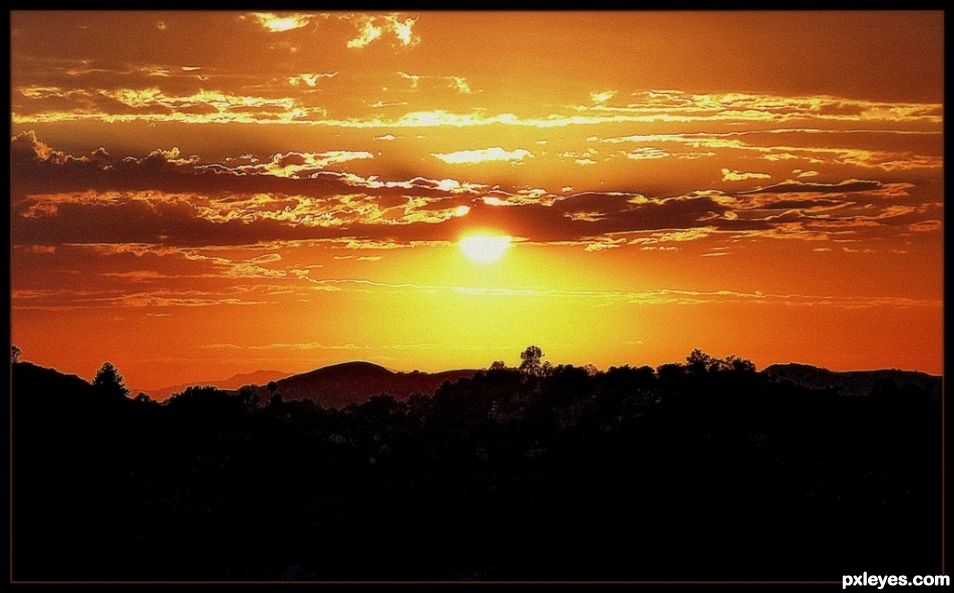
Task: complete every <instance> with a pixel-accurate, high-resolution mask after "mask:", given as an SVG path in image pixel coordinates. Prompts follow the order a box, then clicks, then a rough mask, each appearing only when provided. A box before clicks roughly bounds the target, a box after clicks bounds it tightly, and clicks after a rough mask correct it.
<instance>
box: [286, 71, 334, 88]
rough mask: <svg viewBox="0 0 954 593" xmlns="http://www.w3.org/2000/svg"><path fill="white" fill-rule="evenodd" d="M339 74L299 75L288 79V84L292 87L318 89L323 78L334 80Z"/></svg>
mask: <svg viewBox="0 0 954 593" xmlns="http://www.w3.org/2000/svg"><path fill="white" fill-rule="evenodd" d="M337 75H338V73H337V72H320V73H309V72H306V73H304V74H297V75H295V76H289V77H288V84H290V85H292V86H301V85H305V86H309V87H316V86H318V81H319V80H321V79H322V78H334V77H335V76H337Z"/></svg>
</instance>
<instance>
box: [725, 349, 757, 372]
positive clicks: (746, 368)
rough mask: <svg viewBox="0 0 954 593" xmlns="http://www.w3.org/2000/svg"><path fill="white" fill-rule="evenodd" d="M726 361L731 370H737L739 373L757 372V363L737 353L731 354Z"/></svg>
mask: <svg viewBox="0 0 954 593" xmlns="http://www.w3.org/2000/svg"><path fill="white" fill-rule="evenodd" d="M725 363H726V366H728V367H729V369H730V370H733V371H736V372H738V373H754V372H755V364H754V363H753V362H752V361H751V360H747V359H745V358H741V357H739V356H736V355H735V354H730V355H729V356H728V357H727V358H726V359H725Z"/></svg>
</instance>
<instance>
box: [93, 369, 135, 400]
mask: <svg viewBox="0 0 954 593" xmlns="http://www.w3.org/2000/svg"><path fill="white" fill-rule="evenodd" d="M93 387H95V388H96V390H97V391H99V392H100V393H102V394H104V395H106V396H108V397H111V398H116V399H119V398H125V397H126V396H128V395H129V389H128V388H127V387H126V384H125V383H124V382H123V376H122V375H120V374H119V371H117V370H116V367H114V366H113V364H112V363H111V362H109V361H106V362H104V363H103V366H102V367H100V369H99V371H97V372H96V376H95V377H94V378H93Z"/></svg>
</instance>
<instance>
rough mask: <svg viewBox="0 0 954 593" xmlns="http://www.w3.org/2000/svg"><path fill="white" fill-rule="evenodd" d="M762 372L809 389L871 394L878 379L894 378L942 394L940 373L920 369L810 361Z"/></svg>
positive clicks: (898, 381) (846, 393)
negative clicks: (835, 367) (851, 367)
mask: <svg viewBox="0 0 954 593" xmlns="http://www.w3.org/2000/svg"><path fill="white" fill-rule="evenodd" d="M762 375H764V376H765V377H769V378H771V379H773V380H784V381H791V382H792V383H794V384H795V385H798V386H800V387H807V388H808V389H833V390H835V391H838V392H840V393H842V394H843V395H868V394H870V393H871V391H872V390H873V389H874V387H875V385H877V384H878V383H879V382H886V381H887V382H894V383H895V384H896V385H897V386H898V387H903V386H904V385H906V384H910V385H916V386H917V387H920V388H922V389H924V390H925V391H926V392H927V393H928V394H930V395H931V397H934V398H938V397H940V395H941V377H937V376H934V375H928V374H926V373H921V372H917V371H901V370H897V369H881V370H876V371H830V370H828V369H825V368H820V367H816V366H812V365H809V364H798V363H794V362H793V363H789V364H773V365H770V366H767V367H765V368H764V369H763V370H762Z"/></svg>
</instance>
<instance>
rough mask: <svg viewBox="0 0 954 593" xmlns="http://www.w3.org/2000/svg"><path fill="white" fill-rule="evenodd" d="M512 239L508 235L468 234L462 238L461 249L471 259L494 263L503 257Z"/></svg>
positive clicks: (480, 262)
mask: <svg viewBox="0 0 954 593" xmlns="http://www.w3.org/2000/svg"><path fill="white" fill-rule="evenodd" d="M510 240H511V237H510V236H508V235H483V234H481V235H468V236H467V237H464V238H462V239H461V240H460V250H461V251H463V252H464V255H466V256H467V258H468V259H470V260H471V261H474V262H477V263H479V264H492V263H494V262H495V261H497V260H499V259H500V258H501V257H503V254H504V253H505V252H506V251H507V248H508V247H510Z"/></svg>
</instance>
